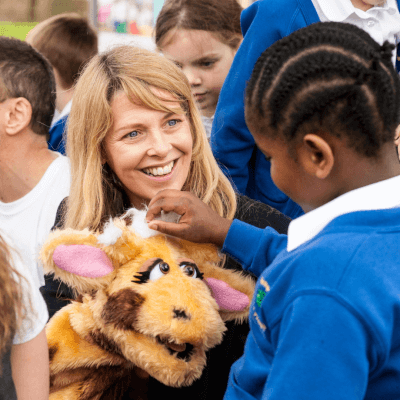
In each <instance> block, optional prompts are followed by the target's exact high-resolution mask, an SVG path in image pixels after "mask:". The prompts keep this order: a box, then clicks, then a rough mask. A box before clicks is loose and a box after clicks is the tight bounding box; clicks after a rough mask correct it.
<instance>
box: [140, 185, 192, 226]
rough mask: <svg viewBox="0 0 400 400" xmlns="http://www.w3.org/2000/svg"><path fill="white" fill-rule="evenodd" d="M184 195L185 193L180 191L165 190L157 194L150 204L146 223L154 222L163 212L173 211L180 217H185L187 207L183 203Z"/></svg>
mask: <svg viewBox="0 0 400 400" xmlns="http://www.w3.org/2000/svg"><path fill="white" fill-rule="evenodd" d="M182 193H183V192H181V191H178V190H163V191H161V192H159V193H157V194H156V195H155V196H154V198H153V199H152V200H151V201H150V203H149V206H148V210H147V214H146V221H147V222H149V221H152V220H153V219H154V217H155V216H157V215H159V214H160V213H161V211H164V212H171V211H173V212H175V213H177V214H179V215H184V214H185V212H186V206H185V203H184V202H182V201H181V197H182Z"/></svg>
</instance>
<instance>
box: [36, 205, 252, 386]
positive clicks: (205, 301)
mask: <svg viewBox="0 0 400 400" xmlns="http://www.w3.org/2000/svg"><path fill="white" fill-rule="evenodd" d="M128 217H129V218H127V217H126V216H125V217H124V218H116V219H114V220H113V221H110V222H109V223H108V224H107V225H106V227H105V229H104V232H103V233H101V234H99V233H96V232H90V231H89V230H83V231H76V230H72V229H65V230H60V231H55V232H53V233H51V234H50V236H49V238H48V240H47V242H46V243H45V245H44V247H43V248H42V251H41V259H42V261H43V264H44V268H45V271H46V273H54V274H55V277H56V278H58V279H60V280H62V281H63V282H65V283H66V284H68V285H69V286H70V287H72V288H73V289H74V290H75V291H76V293H77V295H79V298H80V301H81V303H80V304H79V307H78V306H77V304H76V303H77V302H75V306H74V307H75V308H74V311H73V312H70V313H69V321H70V326H71V327H72V329H74V331H75V332H76V333H77V334H78V336H79V337H81V338H86V339H87V338H90V340H91V341H92V342H93V337H94V332H96V334H95V336H96V337H99V335H100V336H101V337H102V338H103V339H102V342H103V343H104V342H106V341H107V342H112V343H113V346H111V347H113V348H114V347H116V348H117V349H118V351H117V352H116V353H118V354H119V355H122V357H123V358H124V359H125V360H127V361H129V362H130V363H131V364H132V365H134V366H137V367H139V368H141V369H143V370H145V371H146V372H148V373H149V374H150V375H151V376H153V377H154V378H156V379H158V380H159V381H161V382H163V383H164V384H166V385H170V386H187V385H190V384H191V383H192V382H193V380H195V379H197V378H199V377H200V375H201V373H202V370H203V368H204V365H205V363H206V355H205V352H206V351H207V350H208V349H210V348H212V347H214V346H216V345H217V344H219V343H220V342H221V341H222V337H223V332H224V331H225V329H226V328H225V325H224V321H227V320H234V319H236V320H242V319H244V318H246V317H247V315H248V310H249V305H250V300H251V296H252V293H253V290H254V282H253V280H252V279H251V278H249V277H246V276H244V275H241V274H240V273H237V272H233V271H231V270H226V269H223V268H221V267H219V266H218V265H219V264H220V262H221V256H220V254H219V253H218V251H217V249H216V247H214V246H213V245H209V244H194V243H190V242H187V241H184V240H180V239H175V238H170V237H167V236H165V235H161V234H159V233H157V232H155V231H150V230H149V229H148V228H147V225H146V226H144V228H143V224H142V227H140V226H138V225H136V227H135V226H132V224H131V223H130V220H131V219H132V213H131V214H130V215H129V214H128ZM133 219H134V220H138V219H142V220H143V221H144V216H141V217H138V216H135V217H134V218H133ZM146 229H147V231H146ZM137 232H140V233H141V235H139V234H138V233H137ZM150 232H152V233H150ZM67 307H69V306H67ZM63 312H65V311H64V309H61V310H60V311H59V312H58V313H56V314H55V315H54V316H53V318H52V320H51V321H50V322H49V325H48V328H47V336H48V340H49V347H51V346H53V347H54V346H56V347H57V346H59V345H58V344H57V343H56V338H57V335H60V329H61V326H60V324H58V323H57V322H56V321H57V319H58V320H61V319H60V315H61V313H63ZM53 320H54V321H53ZM90 340H89V341H90ZM95 342H96V343H95V344H96V345H99V341H98V340H97V341H95ZM108 347H110V346H108ZM103 349H104V346H103ZM80 356H81V355H79V356H78V357H80ZM82 357H83V358H85V356H84V355H82ZM63 358H64V359H65V355H64V356H63ZM89 358H90V357H89ZM52 360H53V361H52V362H53V364H54V365H53V367H54V368H53V372H54V371H60V370H61V369H62V368H60V366H59V365H58V366H57V363H58V362H62V360H61V359H60V360H57V357H53V359H52ZM85 363H86V364H90V363H92V364H93V361H90V362H89V359H87V360H86V361H84V360H83V361H82V363H81V364H79V365H80V366H82V365H86V364H85ZM74 365H76V360H74ZM51 369H52V365H51Z"/></svg>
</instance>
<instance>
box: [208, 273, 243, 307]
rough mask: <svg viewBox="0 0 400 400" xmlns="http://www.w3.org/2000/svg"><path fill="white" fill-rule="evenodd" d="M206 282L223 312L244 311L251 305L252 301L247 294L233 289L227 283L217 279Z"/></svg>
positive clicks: (209, 279)
mask: <svg viewBox="0 0 400 400" xmlns="http://www.w3.org/2000/svg"><path fill="white" fill-rule="evenodd" d="M206 282H207V285H208V286H209V288H210V289H211V291H212V294H213V297H214V299H215V301H216V302H217V304H218V306H219V307H220V308H221V309H222V310H227V311H243V310H245V309H246V307H247V306H248V305H249V304H250V300H249V298H248V297H247V296H246V295H245V294H243V293H242V292H239V291H238V290H236V289H233V288H232V287H230V286H229V285H228V284H227V283H226V282H224V281H221V280H219V279H215V278H207V279H206Z"/></svg>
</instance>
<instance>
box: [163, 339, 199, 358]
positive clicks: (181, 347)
mask: <svg viewBox="0 0 400 400" xmlns="http://www.w3.org/2000/svg"><path fill="white" fill-rule="evenodd" d="M156 339H157V342H158V343H160V344H162V345H163V346H165V347H166V348H167V350H168V351H169V353H170V354H171V356H172V355H175V356H176V357H177V358H179V359H180V360H183V361H185V362H189V361H190V359H191V357H192V354H193V349H194V346H193V345H192V344H190V343H183V344H178V343H176V342H174V341H172V340H171V339H169V338H161V337H160V336H157V337H156Z"/></svg>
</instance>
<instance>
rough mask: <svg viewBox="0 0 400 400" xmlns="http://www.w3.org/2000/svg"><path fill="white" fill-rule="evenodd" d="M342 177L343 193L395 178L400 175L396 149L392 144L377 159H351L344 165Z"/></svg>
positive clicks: (386, 146) (388, 144)
mask: <svg viewBox="0 0 400 400" xmlns="http://www.w3.org/2000/svg"><path fill="white" fill-rule="evenodd" d="M342 174H343V175H342V177H341V178H339V177H338V178H339V180H341V181H342V183H343V187H342V189H344V190H343V193H342V194H344V193H345V192H350V191H352V190H355V189H358V188H360V187H363V186H368V185H371V184H373V183H376V182H381V181H384V180H386V179H390V178H394V177H395V176H398V175H400V164H399V160H398V158H397V154H396V151H395V147H394V145H393V144H392V143H387V144H386V145H384V146H382V151H381V154H380V156H379V157H378V158H376V159H369V158H364V157H363V158H357V157H355V158H353V159H352V161H350V157H349V158H348V159H347V160H346V163H345V164H344V163H343V167H342Z"/></svg>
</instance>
